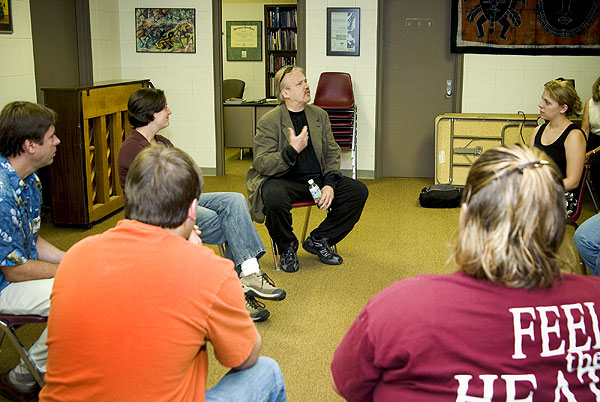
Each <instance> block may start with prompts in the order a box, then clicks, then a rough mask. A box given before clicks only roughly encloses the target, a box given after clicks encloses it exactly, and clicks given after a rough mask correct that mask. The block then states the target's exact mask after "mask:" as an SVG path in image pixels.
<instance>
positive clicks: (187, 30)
mask: <svg viewBox="0 0 600 402" xmlns="http://www.w3.org/2000/svg"><path fill="white" fill-rule="evenodd" d="M135 34H136V41H135V50H136V52H140V53H196V10H195V9H194V8H136V9H135Z"/></svg>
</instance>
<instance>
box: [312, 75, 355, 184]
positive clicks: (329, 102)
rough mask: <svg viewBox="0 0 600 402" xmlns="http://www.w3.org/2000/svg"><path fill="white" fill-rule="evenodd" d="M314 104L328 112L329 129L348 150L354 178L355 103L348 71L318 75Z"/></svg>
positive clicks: (341, 146)
mask: <svg viewBox="0 0 600 402" xmlns="http://www.w3.org/2000/svg"><path fill="white" fill-rule="evenodd" d="M314 105H316V106H319V107H320V108H322V109H324V110H325V111H326V112H327V114H329V121H330V122H331V131H332V132H333V137H334V138H335V142H337V144H338V145H339V146H340V148H341V149H342V150H346V151H350V153H351V157H352V178H353V179H356V170H357V167H356V165H357V163H356V104H355V103H354V91H353V90H352V78H351V77H350V74H348V73H337V72H324V73H321V76H320V77H319V83H318V84H317V92H316V94H315V100H314Z"/></svg>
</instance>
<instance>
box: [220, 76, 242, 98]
mask: <svg viewBox="0 0 600 402" xmlns="http://www.w3.org/2000/svg"><path fill="white" fill-rule="evenodd" d="M245 88H246V83H245V82H244V81H242V80H238V79H235V78H232V79H227V80H223V100H227V99H230V98H240V99H242V98H243V97H244V89H245Z"/></svg>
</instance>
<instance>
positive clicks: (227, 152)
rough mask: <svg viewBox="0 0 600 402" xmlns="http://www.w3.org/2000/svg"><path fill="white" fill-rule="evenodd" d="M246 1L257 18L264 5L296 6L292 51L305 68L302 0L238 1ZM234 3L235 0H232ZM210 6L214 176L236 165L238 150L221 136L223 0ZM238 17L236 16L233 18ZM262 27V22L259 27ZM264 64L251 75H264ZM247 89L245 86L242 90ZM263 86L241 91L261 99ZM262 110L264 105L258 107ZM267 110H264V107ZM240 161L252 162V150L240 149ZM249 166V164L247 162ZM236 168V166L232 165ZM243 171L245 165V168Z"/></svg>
mask: <svg viewBox="0 0 600 402" xmlns="http://www.w3.org/2000/svg"><path fill="white" fill-rule="evenodd" d="M244 2H247V3H249V4H252V5H256V4H260V10H261V11H260V17H258V16H256V17H254V18H252V19H256V20H261V21H263V19H264V8H263V7H264V5H265V4H269V5H273V4H282V5H291V4H294V3H295V5H296V7H297V14H296V26H297V53H296V65H298V66H300V67H303V68H305V67H306V45H305V43H306V35H305V32H306V29H305V15H306V4H305V0H296V1H294V0H281V1H270V0H246V1H244V0H242V3H244ZM236 3H237V2H236ZM212 5H213V59H214V69H215V72H214V79H215V120H216V125H215V126H216V130H215V131H216V156H217V158H216V162H217V169H216V174H217V175H218V176H220V175H224V174H225V173H226V171H227V170H228V169H227V165H228V164H229V163H234V164H236V166H237V165H238V163H237V161H238V160H239V159H238V158H239V155H240V149H239V148H237V149H236V148H228V149H227V148H225V135H224V124H223V123H224V122H223V97H222V89H221V83H222V81H223V77H224V73H223V65H224V60H223V57H224V52H223V47H224V46H225V42H226V38H225V35H224V26H223V0H212ZM235 6H236V7H238V8H239V7H241V5H240V4H235ZM237 19H239V18H237ZM262 29H263V30H264V29H265V26H264V21H263V27H262ZM262 40H263V42H264V31H263V34H262ZM265 46H266V44H265V43H263V44H262V48H263V61H262V62H263V63H264V62H265ZM264 70H265V67H264V64H263V65H262V66H261V67H260V68H259V69H258V71H256V72H255V74H264ZM227 78H237V77H227ZM247 89H248V88H247V87H246V90H247ZM264 92H265V88H264V85H261V89H260V92H259V93H257V92H256V91H255V92H253V93H248V91H246V92H245V94H244V97H245V98H248V99H262V98H264V97H265V96H266V94H265V93H264ZM262 109H264V108H262ZM262 109H261V110H260V111H259V112H258V113H257V114H258V115H261V113H263V114H264V110H262ZM265 110H267V109H265ZM243 155H244V161H249V162H250V163H251V161H252V153H251V152H249V149H248V148H245V149H244V152H243ZM248 167H249V165H248ZM236 170H237V168H236ZM246 170H247V168H246Z"/></svg>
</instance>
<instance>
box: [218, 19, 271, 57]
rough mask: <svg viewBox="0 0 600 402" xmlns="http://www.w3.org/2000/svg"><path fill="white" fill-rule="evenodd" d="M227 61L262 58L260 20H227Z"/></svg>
mask: <svg viewBox="0 0 600 402" xmlns="http://www.w3.org/2000/svg"><path fill="white" fill-rule="evenodd" d="M225 25H226V37H227V61H261V60H262V21H227V22H226V23H225Z"/></svg>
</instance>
